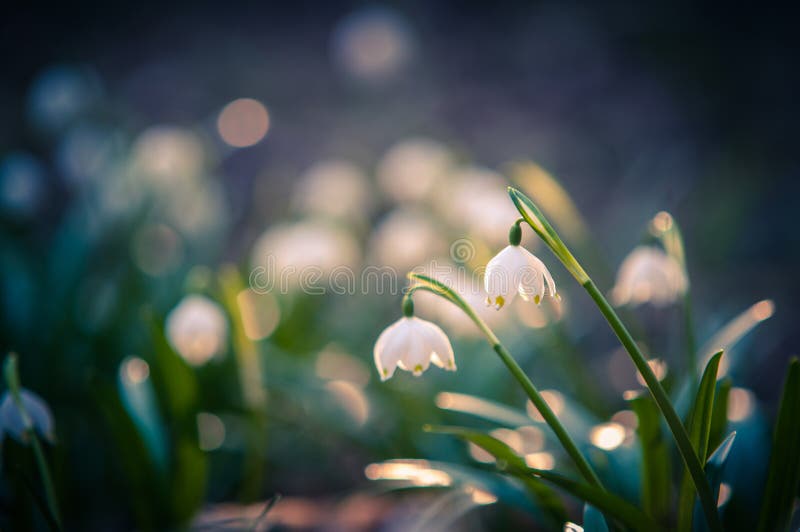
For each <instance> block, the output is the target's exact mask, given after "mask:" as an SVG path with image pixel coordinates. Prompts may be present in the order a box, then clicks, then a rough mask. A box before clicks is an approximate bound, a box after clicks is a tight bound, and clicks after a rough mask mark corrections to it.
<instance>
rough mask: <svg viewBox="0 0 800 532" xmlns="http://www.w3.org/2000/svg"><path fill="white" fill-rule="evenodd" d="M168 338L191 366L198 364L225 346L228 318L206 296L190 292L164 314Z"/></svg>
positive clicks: (219, 351)
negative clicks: (165, 315)
mask: <svg viewBox="0 0 800 532" xmlns="http://www.w3.org/2000/svg"><path fill="white" fill-rule="evenodd" d="M166 332H167V339H168V340H169V343H170V344H171V345H172V347H173V348H174V349H175V351H177V352H178V354H179V355H180V356H182V357H183V358H184V360H186V361H187V362H188V363H189V364H191V365H193V366H201V365H203V364H205V363H206V362H208V361H209V360H210V359H211V358H213V357H214V356H216V355H218V354H219V353H221V352H222V351H223V350H224V349H225V342H226V341H227V339H228V320H227V319H226V318H225V314H224V313H223V312H222V308H221V307H220V306H219V305H217V304H216V303H215V302H213V301H211V300H210V299H208V298H207V297H204V296H200V295H189V296H186V297H184V298H183V300H181V302H180V303H179V304H178V306H176V307H175V308H174V309H172V310H171V311H170V313H169V315H167V324H166Z"/></svg>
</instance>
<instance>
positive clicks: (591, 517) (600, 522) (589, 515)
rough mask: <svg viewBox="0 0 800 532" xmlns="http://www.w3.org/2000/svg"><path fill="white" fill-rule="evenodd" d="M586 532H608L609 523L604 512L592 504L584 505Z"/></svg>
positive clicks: (584, 527) (584, 528)
mask: <svg viewBox="0 0 800 532" xmlns="http://www.w3.org/2000/svg"><path fill="white" fill-rule="evenodd" d="M583 530H584V532H608V523H606V518H605V517H603V514H602V512H600V510H598V509H597V508H595V507H594V506H592V505H590V504H584V505H583Z"/></svg>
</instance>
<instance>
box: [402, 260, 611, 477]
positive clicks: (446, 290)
mask: <svg viewBox="0 0 800 532" xmlns="http://www.w3.org/2000/svg"><path fill="white" fill-rule="evenodd" d="M409 277H410V278H411V279H412V280H416V281H420V282H422V283H425V284H422V285H416V286H413V287H412V288H411V289H410V291H409V294H408V296H410V295H411V294H412V293H413V292H414V291H415V290H427V291H429V292H433V293H434V294H437V295H439V296H442V297H444V298H446V299H447V300H449V301H450V302H452V303H453V304H455V305H456V306H457V307H459V308H460V309H461V310H463V311H464V313H465V314H466V315H467V316H469V318H470V319H471V320H472V321H473V322H475V325H477V326H478V328H479V329H480V330H481V332H482V333H483V335H484V336H486V340H487V341H488V342H489V345H491V346H492V349H493V350H494V351H495V353H497V355H498V356H499V357H500V359H501V360H502V361H503V363H504V364H505V365H506V367H507V368H508V370H509V371H510V372H511V375H513V376H514V378H515V379H517V382H519V384H520V385H521V386H522V389H523V390H525V393H526V394H527V396H528V398H529V399H530V400H531V402H532V403H533V405H534V406H535V407H536V409H537V410H538V411H539V413H540V414H541V415H542V418H543V419H544V420H545V422H546V423H547V425H548V426H549V427H550V428H551V429H552V431H553V433H555V435H556V438H558V441H559V442H561V446H562V447H563V448H564V450H565V451H566V452H567V454H568V455H569V456H570V458H572V460H573V462H575V466H576V467H577V468H578V470H579V471H580V472H581V474H582V475H583V477H584V478H585V479H586V480H587V482H589V483H590V484H592V485H594V486H597V487H598V488H601V489H605V488H603V484H602V482H600V478H599V477H598V476H597V474H596V473H595V472H594V469H592V466H591V465H590V464H589V462H588V461H587V460H586V458H585V457H584V456H583V454H581V452H580V450H579V449H578V446H577V445H576V444H575V442H574V441H572V438H571V437H570V435H569V433H567V430H566V429H565V428H564V425H562V424H561V422H560V421H559V420H558V416H556V414H555V412H553V410H552V409H551V408H550V406H549V405H548V404H547V401H545V400H544V398H543V397H542V395H541V394H540V393H539V390H537V389H536V386H534V384H533V382H531V380H530V379H529V378H528V376H527V375H526V374H525V372H524V371H523V370H522V368H521V367H520V366H519V364H518V363H517V361H516V360H515V359H514V357H512V356H511V353H509V352H508V350H507V349H506V348H505V347H504V346H503V344H502V343H501V342H500V340H499V339H498V338H497V336H496V335H495V334H494V332H493V331H492V330H491V329H490V328H489V326H488V325H487V324H486V322H485V321H483V319H481V317H480V316H478V314H477V313H476V312H475V309H473V308H472V306H470V304H469V303H467V302H466V301H464V299H463V298H462V297H461V296H460V295H459V294H458V293H457V292H456V291H455V290H453V289H452V288H450V287H448V286H447V285H444V284H443V283H441V282H440V281H437V280H436V279H433V278H431V277H428V276H426V275H420V274H416V273H411V274H409Z"/></svg>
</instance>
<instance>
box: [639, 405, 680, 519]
mask: <svg viewBox="0 0 800 532" xmlns="http://www.w3.org/2000/svg"><path fill="white" fill-rule="evenodd" d="M630 403H631V407H632V408H633V411H634V412H635V413H636V417H637V419H638V421H639V423H638V426H637V428H636V432H637V434H638V437H639V438H638V439H639V444H640V446H641V449H642V505H643V507H644V511H645V512H646V513H647V514H648V515H650V516H651V517H653V518H654V519H656V520H658V521H659V522H664V520H665V519H666V518H667V516H668V514H669V510H670V496H671V493H672V474H671V456H670V451H669V446H668V442H667V440H666V439H665V438H664V433H663V431H662V426H661V415H660V413H659V411H658V406H657V405H656V403H655V401H654V400H653V397H652V396H651V395H650V394H649V393H642V394H640V395H638V396H636V397H634V398H633V399H631V400H630Z"/></svg>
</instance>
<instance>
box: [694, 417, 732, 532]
mask: <svg viewBox="0 0 800 532" xmlns="http://www.w3.org/2000/svg"><path fill="white" fill-rule="evenodd" d="M735 439H736V431H733V432H731V433H730V434H728V437H727V438H725V440H723V442H722V443H721V444H719V446H718V447H717V449H716V450H715V451H714V452H713V453H711V455H710V456H709V457H708V461H707V462H706V468H705V469H706V478H707V479H708V484H709V485H710V486H711V493H712V495H713V496H714V500H718V499H719V489H720V485H721V484H722V472H723V470H724V469H725V464H726V463H727V461H728V455H729V454H730V452H731V447H733V441H734V440H735ZM693 511H694V522H695V523H697V524H696V525H695V532H706V531H707V530H708V526H707V525H706V522H705V521H704V520H703V509H702V508H701V507H700V505H699V504H695V505H694V510H693Z"/></svg>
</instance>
